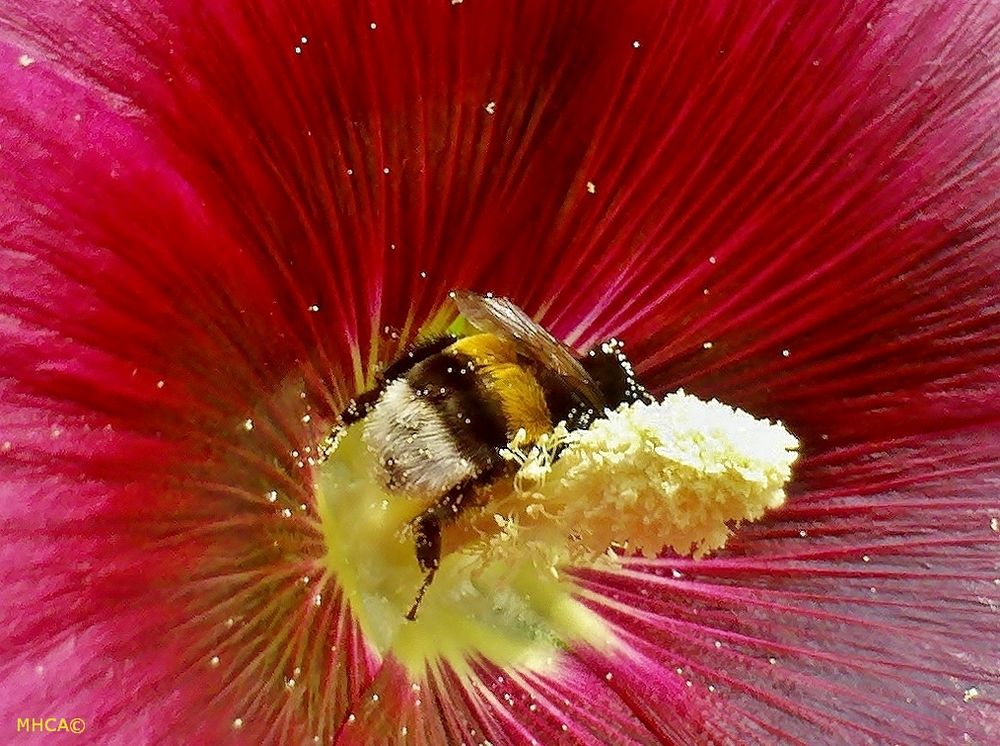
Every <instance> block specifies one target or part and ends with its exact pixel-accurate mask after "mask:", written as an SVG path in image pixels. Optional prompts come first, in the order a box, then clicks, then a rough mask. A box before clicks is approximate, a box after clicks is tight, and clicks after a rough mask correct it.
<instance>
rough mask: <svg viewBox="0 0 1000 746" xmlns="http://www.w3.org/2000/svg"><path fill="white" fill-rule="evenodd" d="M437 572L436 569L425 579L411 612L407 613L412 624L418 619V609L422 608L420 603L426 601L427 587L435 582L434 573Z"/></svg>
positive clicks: (432, 569)
mask: <svg viewBox="0 0 1000 746" xmlns="http://www.w3.org/2000/svg"><path fill="white" fill-rule="evenodd" d="M436 572H437V568H436V567H434V568H431V570H430V572H428V573H427V577H425V578H424V582H423V585H421V586H420V590H419V591H417V597H416V599H414V601H413V606H411V607H410V610H409V611H408V612H406V618H407V619H409V620H410V621H411V622H412V621H414V620H415V619H416V618H417V609H418V608H420V602H421V601H423V600H424V593H426V592H427V586H429V585H430V584H431V581H432V580H434V573H436Z"/></svg>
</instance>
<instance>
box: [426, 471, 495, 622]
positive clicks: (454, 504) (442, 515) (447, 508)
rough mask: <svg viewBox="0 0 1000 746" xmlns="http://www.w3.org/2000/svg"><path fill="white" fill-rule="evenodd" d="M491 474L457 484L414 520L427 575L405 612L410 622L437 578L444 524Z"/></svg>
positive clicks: (456, 513)
mask: <svg viewBox="0 0 1000 746" xmlns="http://www.w3.org/2000/svg"><path fill="white" fill-rule="evenodd" d="M489 476H490V475H489V474H484V475H481V476H480V477H479V478H478V479H467V480H465V481H463V482H460V483H458V484H457V485H455V486H454V487H452V488H451V489H450V490H448V491H447V492H446V493H445V494H444V495H442V496H441V497H440V498H439V499H438V500H437V501H436V502H435V503H434V504H433V505H431V506H430V507H429V508H427V510H425V511H424V512H423V513H421V514H420V515H418V516H417V517H416V518H414V519H413V521H412V524H411V525H412V526H413V535H414V539H415V544H416V551H417V562H418V563H419V564H420V569H421V570H423V571H424V572H426V573H427V575H426V577H425V578H424V582H423V584H422V585H421V586H420V590H419V591H417V598H416V600H415V601H414V602H413V606H411V607H410V610H409V612H408V613H407V614H406V618H407V619H409V620H410V621H411V622H412V621H413V620H414V619H416V617H417V609H418V608H419V607H420V602H421V601H422V600H423V598H424V593H425V592H426V591H427V587H428V586H429V585H430V584H431V581H432V580H434V574H435V573H436V572H437V569H438V565H440V564H441V525H442V524H443V523H446V522H447V521H449V520H451V519H452V518H454V517H455V516H456V515H458V514H459V513H460V512H461V511H462V508H463V506H464V505H465V503H466V500H467V499H468V498H469V497H470V496H471V495H472V491H473V489H474V488H475V486H476V484H478V483H480V482H483V481H488V479H489Z"/></svg>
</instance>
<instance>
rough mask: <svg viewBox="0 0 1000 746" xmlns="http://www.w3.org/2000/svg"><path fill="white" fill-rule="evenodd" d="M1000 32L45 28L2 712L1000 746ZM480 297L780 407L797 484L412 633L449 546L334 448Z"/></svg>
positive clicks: (693, 20) (416, 9)
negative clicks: (416, 603) (412, 348)
mask: <svg viewBox="0 0 1000 746" xmlns="http://www.w3.org/2000/svg"><path fill="white" fill-rule="evenodd" d="M998 21H1000V13H998V10H997V8H996V6H995V4H991V3H985V2H975V1H973V2H968V3H953V4H948V3H934V2H929V1H928V2H909V1H908V0H895V1H894V0H850V1H848V2H843V3H826V4H824V3H819V4H806V3H797V2H788V1H787V0H773V1H771V2H763V3H749V2H747V3H744V2H738V1H737V0H733V1H732V2H725V1H723V0H718V1H715V0H712V1H710V2H703V3H684V2H645V1H644V0H636V1H635V2H628V3H584V2H549V3H537V2H506V3H501V2H491V1H490V0H467V1H466V2H461V0H433V1H432V0H427V1H426V2H423V1H422V2H418V3H407V4H401V3H390V2H383V1H382V0H369V1H367V2H356V3H355V2H337V3H334V2H314V1H313V0H304V1H303V2H299V3H294V4H287V3H281V2H276V1H275V0H257V1H255V2H234V1H232V0H219V2H211V3H207V4H203V3H196V2H186V1H185V0H121V1H120V2H115V3H112V4H108V3H101V2H95V1H93V0H83V1H82V2H68V1H67V0H44V2H37V0H32V1H31V2H28V1H27V0H8V2H6V3H5V4H4V6H3V8H2V9H0V66H2V67H3V71H4V72H3V77H2V83H0V123H2V128H0V161H2V166H3V168H2V169H0V179H2V182H3V191H2V194H0V200H2V210H0V293H2V298H3V305H2V311H0V490H2V492H0V494H2V506H3V518H2V530H3V538H4V541H3V544H2V547H3V548H2V550H0V551H2V555H0V556H2V563H0V567H2V572H3V585H2V588H3V590H2V594H3V603H2V608H3V610H4V611H3V621H4V627H5V635H4V647H3V651H4V656H3V662H2V664H0V666H2V668H0V670H2V676H3V680H4V687H3V688H4V694H3V697H2V701H3V707H2V708H0V709H2V710H3V723H4V725H3V727H4V728H6V729H8V732H14V731H15V723H16V721H17V719H19V718H42V717H51V716H55V717H59V718H62V717H65V718H81V719H83V720H84V721H85V724H86V728H85V731H84V733H83V734H82V738H83V739H84V740H89V741H91V742H99V743H129V744H132V743H146V742H176V743H226V742H239V743H278V742H280V743H311V742H317V743H338V744H350V743H492V744H505V743H511V744H521V743H542V744H552V743H567V744H569V743H572V744H577V743H579V744H604V743H636V744H640V743H664V742H669V743H756V742H765V743H766V742H806V741H809V742H816V741H819V742H839V743H842V742H852V743H854V742H886V743H903V742H909V743H912V742H921V743H927V742H936V743H938V742H939V743H959V742H962V741H963V740H965V741H969V742H975V743H987V742H993V741H996V740H997V739H1000V726H998V725H997V723H1000V707H998V703H1000V694H998V692H1000V672H998V669H997V656H996V644H997V640H998V639H1000V613H998V610H997V604H1000V562H998V552H997V547H998V544H997V542H998V539H1000V501H998V498H997V484H998V476H1000V473H998V470H997V463H998V461H1000V445H998V444H1000V438H998V437H997V434H998V433H997V426H998V422H1000V376H998V373H1000V346H998V345H997V339H998V334H1000V307H998V302H997V269H996V268H997V266H998V260H1000V244H998V233H1000V232H998V212H997V207H998V197H1000V192H998V189H997V185H998V183H1000V182H998V177H1000V169H998V150H997V145H998V143H997V134H996V122H997V117H998V115H1000V106H998V101H1000V83H998V75H1000V71H998V59H1000V42H998V34H1000V23H998ZM455 288H472V289H476V290H479V291H483V292H485V291H492V292H495V293H497V294H499V295H503V296H507V297H510V298H512V299H514V300H515V301H516V302H517V303H518V304H519V305H521V306H522V307H523V308H524V309H525V310H526V311H527V312H528V313H529V314H530V315H532V316H533V317H534V318H535V319H537V320H539V321H540V322H541V323H542V324H544V326H546V327H547V328H549V329H551V330H552V332H553V334H554V335H555V336H557V337H558V338H560V339H562V340H565V341H566V342H567V343H568V344H570V345H571V346H573V347H574V348H575V349H577V350H579V351H584V350H587V349H590V348H592V347H594V346H595V345H596V344H598V343H600V342H601V341H602V340H604V339H607V338H609V337H611V336H613V335H614V336H618V337H620V338H621V339H623V340H625V342H626V344H627V350H628V353H629V356H630V358H631V359H632V361H633V363H634V364H635V367H636V370H637V372H638V374H639V375H640V377H641V378H642V380H643V381H644V383H645V384H646V385H647V387H648V388H649V389H650V390H651V391H652V392H654V393H655V394H657V395H658V396H663V395H666V394H668V393H670V392H673V391H675V390H677V389H679V388H681V387H683V388H684V389H685V390H686V391H687V392H689V393H691V394H694V395H697V396H698V397H700V398H701V399H705V400H708V399H712V398H715V399H718V400H719V401H721V402H725V403H727V404H729V405H733V406H737V407H740V408H742V409H743V410H746V411H747V412H750V413H753V414H754V415H755V416H756V417H759V418H766V419H769V420H780V421H781V422H783V423H785V425H786V426H787V427H788V429H789V430H790V431H791V432H792V433H794V434H795V436H796V437H797V439H798V442H799V444H800V453H801V455H800V458H799V461H798V462H797V463H796V464H795V466H794V468H793V471H792V479H791V482H790V483H789V486H788V497H787V500H786V501H785V504H784V505H783V507H780V508H778V509H776V510H774V511H772V512H769V513H767V514H766V515H764V516H763V518H762V519H761V520H759V521H757V522H753V523H744V524H742V525H739V526H735V525H734V526H731V529H732V536H730V537H728V542H726V543H725V546H724V547H721V548H718V549H717V551H714V552H709V553H707V554H706V556H698V557H697V558H695V557H691V556H687V555H686V554H685V553H683V552H675V551H674V550H673V549H669V548H668V549H664V551H663V552H661V553H660V554H659V555H657V554H656V552H655V551H645V552H643V553H642V554H635V555H634V556H633V553H632V552H624V553H623V556H621V557H619V558H618V559H616V560H613V561H612V560H611V559H610V558H609V561H608V562H607V563H605V564H596V565H584V566H582V567H576V568H574V567H572V566H565V565H564V566H560V567H559V568H555V569H556V573H555V575H556V577H552V578H551V580H550V581H548V580H547V581H545V582H542V581H541V580H539V579H538V577H537V576H538V573H537V572H535V569H533V568H532V567H530V566H527V565H523V566H519V565H517V563H516V562H514V563H512V565H511V567H514V568H515V569H514V570H512V572H514V573H515V574H516V577H508V576H501V575H496V576H494V577H485V578H479V577H477V576H473V575H467V576H461V577H459V576H457V575H456V576H454V577H453V579H452V581H451V582H449V579H448V577H440V578H438V579H437V580H436V581H435V584H434V586H432V588H431V589H430V591H429V595H428V598H427V605H426V607H425V608H424V609H423V610H422V612H421V615H420V616H419V617H418V619H417V620H416V621H415V622H412V623H407V622H405V621H404V620H403V619H402V616H401V614H400V612H399V603H404V604H405V600H404V601H398V600H394V599H396V596H397V595H398V596H399V597H400V598H404V599H407V600H408V598H411V597H412V592H413V589H414V586H413V584H412V583H410V582H409V581H407V582H402V581H398V578H399V577H400V576H398V575H397V574H396V572H397V571H396V569H395V568H397V567H406V568H408V569H406V570H405V572H408V573H410V574H411V575H412V578H415V579H417V580H419V575H420V573H419V571H418V568H417V566H416V563H415V561H414V559H413V555H412V543H410V544H406V543H405V542H403V541H401V540H398V539H397V529H398V522H397V523H394V524H393V526H392V527H391V530H389V531H387V532H386V531H383V533H381V534H378V533H373V532H372V531H373V529H371V526H373V525H377V524H379V521H387V520H388V519H387V518H384V516H385V515H388V512H391V511H387V512H383V513H379V508H380V506H378V505H372V504H370V503H371V500H370V498H372V495H374V494H375V493H373V492H369V491H366V490H367V488H364V489H363V487H364V485H363V484H362V482H363V480H364V479H366V478H367V477H366V476H365V475H366V474H367V473H368V472H367V471H366V467H367V465H366V464H365V463H364V461H365V454H364V452H363V449H356V451H354V452H352V451H350V449H349V448H348V449H347V450H345V451H344V452H343V453H341V454H340V457H339V458H338V457H337V454H336V453H335V454H334V456H333V457H331V458H330V459H329V460H324V459H323V458H322V455H321V453H320V450H321V449H322V444H323V442H324V439H326V438H327V437H328V436H329V435H330V433H331V430H332V428H333V427H334V425H335V423H336V417H337V414H338V413H339V412H340V411H341V409H342V408H343V407H344V405H345V404H346V403H347V402H348V400H349V399H350V398H351V397H352V396H354V395H356V394H358V393H359V392H361V391H363V390H365V389H366V388H367V387H368V386H369V385H371V383H372V381H373V378H374V376H375V374H376V372H377V371H378V370H379V368H380V366H383V365H385V364H387V363H388V362H390V361H391V360H393V359H394V358H395V357H396V356H397V355H398V354H399V353H400V351H401V350H404V349H405V348H406V345H408V344H409V343H410V342H412V341H413V340H415V339H416V338H417V337H418V335H420V334H428V333H433V332H440V331H441V330H443V329H444V328H446V327H447V326H448V324H450V323H451V322H452V321H453V320H454V311H453V309H452V307H451V306H450V305H449V303H448V302H447V294H448V292H449V291H451V290H453V289H455ZM348 445H349V444H348ZM352 454H353V455H352ZM595 479H596V478H595ZM345 480H347V481H345ZM351 480H354V481H351ZM358 480H360V481H358ZM585 481H586V484H583V485H582V486H581V487H580V489H587V490H590V489H596V486H593V485H591V482H592V481H594V480H591V479H590V478H589V477H588V479H587V480H585ZM597 481H600V480H597ZM601 489H604V490H607V489H609V487H608V486H607V485H604V486H602V487H601ZM588 494H590V493H589V492H588ZM390 507H391V506H390ZM393 509H394V508H393ZM581 515H583V516H584V517H583V518H581V520H587V518H586V512H585V511H583V510H582V509H581ZM379 516H383V517H382V518H380V517H379ZM402 520H404V521H405V519H402ZM678 520H680V518H678ZM373 536H382V537H384V538H383V539H380V540H377V541H376V540H372V539H371V537H373ZM386 537H387V538H386ZM664 543H665V544H666V543H669V542H668V541H667V540H666V539H665V540H664ZM719 543H721V542H719ZM715 547H716V545H715V544H713V545H712V548H715ZM675 548H676V547H675ZM453 556H458V555H457V554H454V555H453ZM457 561H458V560H455V562H457ZM394 563H395V564H394ZM496 566H497V565H492V566H491V567H496ZM387 568H388V569H387ZM445 569H446V568H445V566H444V565H443V566H442V574H444V573H445ZM399 572H403V571H402V570H401V571H399ZM407 577H409V576H407ZM475 583H481V585H478V586H477V585H476V584H475ZM394 584H395V585H394ZM400 588H403V590H399V589H400ZM498 589H501V590H498ZM394 594H396V595H394ZM407 594H409V596H408V597H407ZM434 594H436V598H437V600H435V598H434ZM449 599H450V600H449ZM512 604H514V605H513V606H512ZM517 604H520V606H518V605H517ZM511 609H515V610H516V613H514V612H512V611H511Z"/></svg>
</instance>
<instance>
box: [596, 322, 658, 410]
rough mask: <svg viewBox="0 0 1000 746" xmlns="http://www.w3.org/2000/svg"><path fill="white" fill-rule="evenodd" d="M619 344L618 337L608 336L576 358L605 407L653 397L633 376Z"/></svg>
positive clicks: (648, 399) (629, 363)
mask: <svg viewBox="0 0 1000 746" xmlns="http://www.w3.org/2000/svg"><path fill="white" fill-rule="evenodd" d="M623 347H624V345H623V344H622V342H621V341H620V340H617V339H614V338H612V339H609V340H608V341H607V342H602V343H601V344H599V345H598V346H597V347H595V348H594V349H592V350H591V351H590V352H588V353H587V354H586V355H584V356H583V359H582V360H581V361H580V362H581V363H582V364H583V367H584V369H585V370H586V371H587V372H588V373H589V374H590V377H591V378H593V379H594V382H595V383H596V384H597V386H598V388H600V390H601V393H602V394H604V399H605V402H606V404H607V406H608V408H609V409H614V408H615V407H617V406H618V405H619V404H633V403H635V402H637V401H644V402H647V403H648V402H652V401H653V397H652V396H651V395H650V393H649V392H648V391H646V388H645V387H644V386H643V385H642V384H641V383H639V381H638V380H637V379H636V377H635V371H633V370H632V363H631V362H629V359H628V358H627V357H625V353H624V352H623V351H622V349H623Z"/></svg>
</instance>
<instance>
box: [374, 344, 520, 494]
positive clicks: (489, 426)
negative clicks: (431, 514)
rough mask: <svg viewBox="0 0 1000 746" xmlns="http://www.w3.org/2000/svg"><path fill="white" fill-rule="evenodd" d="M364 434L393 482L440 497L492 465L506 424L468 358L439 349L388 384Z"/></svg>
mask: <svg viewBox="0 0 1000 746" xmlns="http://www.w3.org/2000/svg"><path fill="white" fill-rule="evenodd" d="M364 437H365V442H366V443H367V445H368V447H369V448H370V449H371V450H372V452H373V455H374V456H375V463H376V464H377V465H378V471H379V473H380V476H381V477H382V479H383V481H384V483H385V485H386V486H387V487H388V488H389V489H392V490H395V491H401V492H407V493H411V494H414V495H424V496H431V497H437V496H438V495H440V494H442V493H444V492H446V491H448V490H449V489H451V488H452V487H454V486H456V485H457V484H459V483H461V482H463V481H466V480H468V479H476V478H478V477H480V476H481V475H483V474H486V473H488V472H491V471H493V470H494V469H495V467H496V466H497V465H498V462H499V456H498V454H497V449H499V448H501V447H503V446H504V445H505V444H506V442H507V430H506V421H505V418H504V416H503V411H502V408H501V407H500V405H499V403H498V402H496V401H495V400H493V399H492V398H491V397H490V396H489V394H488V392H485V391H484V390H483V389H482V387H481V385H480V384H479V383H478V382H477V380H476V376H475V375H474V374H473V372H472V369H471V367H469V361H468V360H465V359H461V358H456V357H453V356H451V355H446V354H439V355H433V356H431V357H430V358H428V359H427V360H424V361H422V362H420V363H418V364H417V365H416V366H414V367H413V368H412V369H411V370H410V371H409V372H408V373H407V374H406V376H405V377H403V378H399V379H397V380H395V381H393V382H391V383H390V384H389V385H388V386H387V387H386V389H385V391H384V393H383V394H382V397H381V399H380V400H379V403H378V404H377V406H376V407H375V408H374V410H373V411H372V412H371V414H370V415H369V416H368V419H367V420H366V422H365V431H364Z"/></svg>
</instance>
